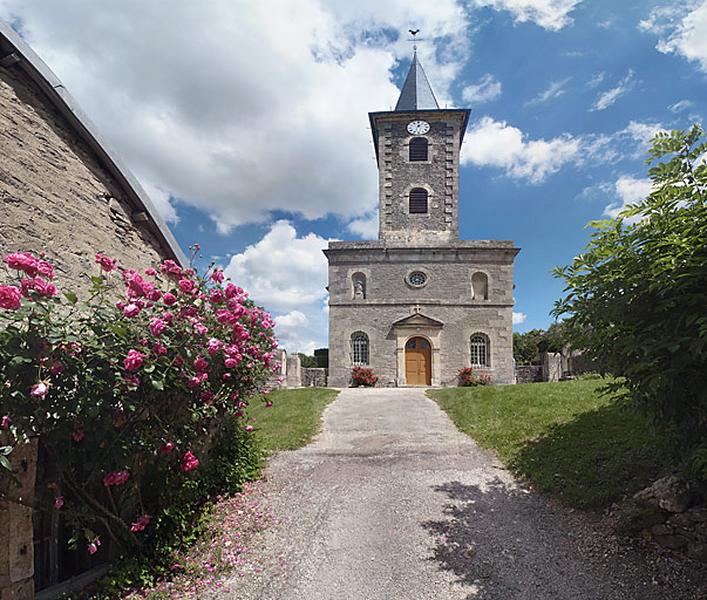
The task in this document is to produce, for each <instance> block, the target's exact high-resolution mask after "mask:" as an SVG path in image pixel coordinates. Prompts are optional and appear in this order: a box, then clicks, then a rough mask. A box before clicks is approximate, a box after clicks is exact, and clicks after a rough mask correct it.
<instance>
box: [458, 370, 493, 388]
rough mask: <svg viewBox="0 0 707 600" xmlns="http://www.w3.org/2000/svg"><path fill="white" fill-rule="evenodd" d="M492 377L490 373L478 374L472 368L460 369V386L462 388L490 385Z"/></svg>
mask: <svg viewBox="0 0 707 600" xmlns="http://www.w3.org/2000/svg"><path fill="white" fill-rule="evenodd" d="M490 383H491V375H489V374H488V373H477V372H475V371H474V369H472V368H471V367H464V368H463V369H459V385H460V386H462V387H476V386H478V385H489V384H490Z"/></svg>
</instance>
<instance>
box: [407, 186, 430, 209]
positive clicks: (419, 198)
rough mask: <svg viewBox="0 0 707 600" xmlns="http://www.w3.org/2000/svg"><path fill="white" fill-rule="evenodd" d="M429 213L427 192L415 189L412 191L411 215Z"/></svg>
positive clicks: (422, 189) (423, 189)
mask: <svg viewBox="0 0 707 600" xmlns="http://www.w3.org/2000/svg"><path fill="white" fill-rule="evenodd" d="M426 212H427V190H426V189H425V188H413V189H411V190H410V214H411V215H415V214H425V213H426Z"/></svg>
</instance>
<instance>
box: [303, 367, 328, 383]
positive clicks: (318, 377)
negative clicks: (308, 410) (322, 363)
mask: <svg viewBox="0 0 707 600" xmlns="http://www.w3.org/2000/svg"><path fill="white" fill-rule="evenodd" d="M326 386H327V370H326V369H323V368H321V367H310V368H303V369H302V387H326Z"/></svg>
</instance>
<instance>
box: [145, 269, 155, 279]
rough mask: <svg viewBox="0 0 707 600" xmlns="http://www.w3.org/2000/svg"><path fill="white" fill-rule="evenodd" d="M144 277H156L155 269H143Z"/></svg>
mask: <svg viewBox="0 0 707 600" xmlns="http://www.w3.org/2000/svg"><path fill="white" fill-rule="evenodd" d="M145 275H149V276H150V277H154V276H155V275H157V269H155V268H153V267H148V268H147V269H145Z"/></svg>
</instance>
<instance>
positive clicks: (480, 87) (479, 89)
mask: <svg viewBox="0 0 707 600" xmlns="http://www.w3.org/2000/svg"><path fill="white" fill-rule="evenodd" d="M501 92H502V85H501V82H500V81H498V79H496V78H495V77H494V76H493V75H491V74H490V73H486V75H484V76H483V77H482V78H481V79H479V81H478V82H477V83H475V84H473V85H468V86H466V87H465V88H464V89H463V90H462V99H463V100H464V102H469V103H472V104H481V103H482V102H490V101H491V100H495V99H496V98H498V97H499V96H500V95H501Z"/></svg>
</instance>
